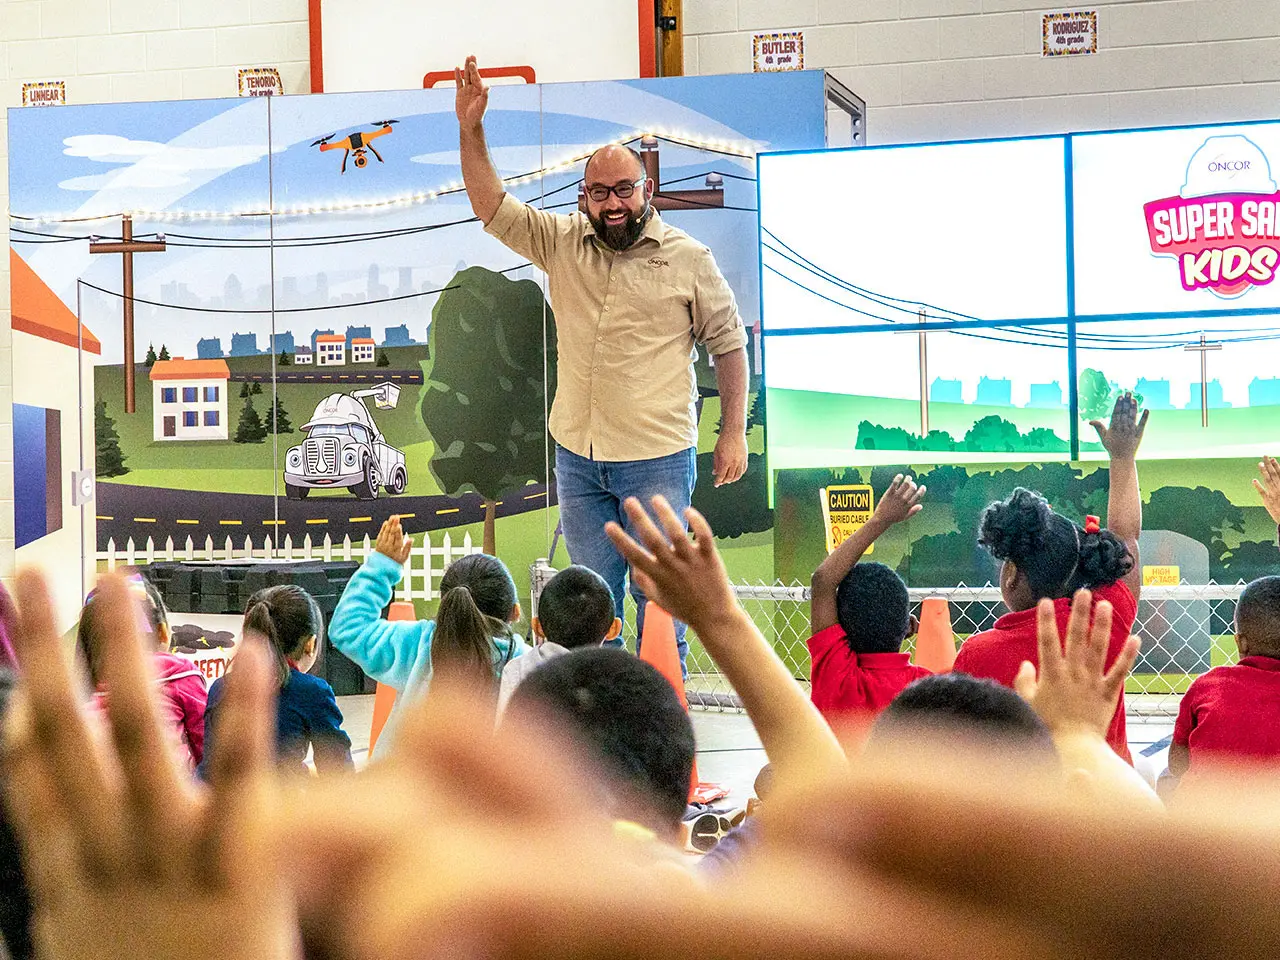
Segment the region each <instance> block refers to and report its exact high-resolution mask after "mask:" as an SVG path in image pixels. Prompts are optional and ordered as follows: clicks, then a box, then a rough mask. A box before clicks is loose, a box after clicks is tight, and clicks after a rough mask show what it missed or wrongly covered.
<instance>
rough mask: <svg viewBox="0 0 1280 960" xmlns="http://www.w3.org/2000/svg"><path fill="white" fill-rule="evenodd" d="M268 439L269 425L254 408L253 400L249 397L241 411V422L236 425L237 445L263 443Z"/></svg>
mask: <svg viewBox="0 0 1280 960" xmlns="http://www.w3.org/2000/svg"><path fill="white" fill-rule="evenodd" d="M266 439H267V425H266V424H265V423H263V422H262V418H261V417H260V416H258V411H257V410H255V409H254V408H253V398H252V397H248V398H246V400H245V402H244V407H243V408H241V410H240V422H239V424H237V425H236V436H235V442H236V443H262V441H263V440H266Z"/></svg>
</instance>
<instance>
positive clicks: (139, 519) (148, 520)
mask: <svg viewBox="0 0 1280 960" xmlns="http://www.w3.org/2000/svg"><path fill="white" fill-rule="evenodd" d="M133 522H134V523H155V522H156V518H155V517H134V518H133Z"/></svg>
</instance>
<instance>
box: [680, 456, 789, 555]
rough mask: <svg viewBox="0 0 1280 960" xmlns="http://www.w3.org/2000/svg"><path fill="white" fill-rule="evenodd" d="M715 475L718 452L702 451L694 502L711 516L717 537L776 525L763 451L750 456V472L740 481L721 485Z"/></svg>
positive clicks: (704, 513)
mask: <svg viewBox="0 0 1280 960" xmlns="http://www.w3.org/2000/svg"><path fill="white" fill-rule="evenodd" d="M714 474H715V454H713V453H700V454H698V484H697V486H695V487H694V488H693V505H694V507H696V508H697V509H698V511H699V512H700V513H701V514H702V515H703V516H704V517H706V518H707V523H709V524H711V529H712V530H714V531H715V534H716V536H717V537H740V536H742V535H743V534H744V533H764V532H765V531H766V530H770V529H772V528H773V510H772V509H770V507H769V481H768V476H767V474H766V471H765V458H764V455H763V454H759V453H751V454H748V455H747V472H746V473H744V474H743V475H742V479H740V480H739V481H738V482H737V483H731V484H729V485H728V486H724V487H717V486H716V485H715V483H714V481H713V477H714ZM704 478H705V482H704Z"/></svg>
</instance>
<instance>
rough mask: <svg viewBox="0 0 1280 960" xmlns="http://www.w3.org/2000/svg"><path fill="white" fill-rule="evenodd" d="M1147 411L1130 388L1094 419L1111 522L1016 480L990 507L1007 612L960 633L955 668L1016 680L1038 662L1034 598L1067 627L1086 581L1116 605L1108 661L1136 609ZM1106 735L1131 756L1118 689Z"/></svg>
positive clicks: (990, 543) (986, 539)
mask: <svg viewBox="0 0 1280 960" xmlns="http://www.w3.org/2000/svg"><path fill="white" fill-rule="evenodd" d="M1148 414H1149V411H1144V412H1143V414H1142V416H1141V418H1139V417H1138V402H1137V400H1135V399H1134V398H1133V395H1132V394H1129V393H1126V394H1124V395H1122V396H1120V397H1118V398H1117V399H1116V403H1115V408H1114V410H1113V411H1112V414H1111V424H1110V426H1109V427H1107V426H1104V425H1103V424H1102V422H1101V421H1099V420H1094V421H1092V425H1093V427H1094V429H1096V430H1097V431H1098V436H1099V438H1100V439H1101V440H1102V445H1103V447H1105V448H1106V451H1107V453H1108V454H1109V455H1110V458H1111V464H1110V491H1109V497H1108V502H1107V529H1103V528H1102V526H1101V525H1100V523H1099V522H1098V518H1097V517H1087V518H1086V519H1085V524H1084V526H1083V527H1080V526H1077V525H1076V524H1075V523H1074V522H1072V521H1071V520H1069V519H1067V518H1066V517H1064V516H1062V515H1061V514H1059V513H1057V512H1055V511H1054V510H1053V509H1052V508H1051V507H1050V506H1049V503H1048V501H1046V500H1045V499H1044V497H1042V496H1041V495H1040V494H1038V493H1036V492H1035V491H1032V490H1025V489H1023V488H1022V487H1019V488H1017V489H1016V490H1014V491H1013V493H1012V495H1010V496H1009V498H1008V499H1007V500H1003V501H1001V502H999V503H993V504H991V505H990V506H989V507H987V509H986V511H985V512H984V513H983V515H982V521H981V524H980V528H979V535H978V542H979V543H980V544H982V546H984V547H986V548H987V550H988V551H990V553H991V555H992V556H993V557H995V558H996V559H997V560H1000V561H1002V563H1001V567H1000V593H1001V595H1002V597H1003V599H1004V603H1005V606H1006V607H1008V608H1009V611H1010V612H1009V613H1007V614H1005V615H1004V616H1002V617H1000V619H998V620H997V621H996V622H995V626H994V627H993V628H992V629H990V630H984V631H982V632H981V633H975V634H973V635H972V636H971V637H969V639H968V640H966V641H965V642H964V645H963V646H962V647H961V648H960V652H959V654H958V655H957V656H956V662H955V669H956V670H958V671H960V672H962V673H968V674H971V675H972V676H975V677H988V678H990V679H992V680H995V681H996V682H997V683H1001V684H1003V685H1005V686H1007V687H1012V686H1013V682H1014V678H1015V677H1016V676H1017V674H1018V670H1019V669H1020V667H1021V666H1022V663H1023V661H1030V662H1031V663H1032V664H1038V663H1039V652H1038V643H1037V636H1036V605H1037V604H1038V603H1039V602H1040V601H1041V600H1051V601H1053V605H1054V610H1055V612H1056V614H1057V617H1058V626H1059V628H1060V629H1065V627H1066V624H1067V617H1068V615H1069V613H1070V610H1071V595H1072V594H1073V593H1074V592H1075V591H1076V590H1078V589H1080V588H1082V587H1083V588H1086V589H1088V590H1091V591H1092V594H1091V596H1092V598H1093V600H1094V601H1098V600H1106V601H1107V602H1108V603H1109V604H1110V605H1111V607H1112V611H1113V615H1112V620H1111V643H1110V646H1109V647H1108V649H1107V664H1108V665H1110V664H1111V663H1112V662H1114V660H1115V659H1116V657H1117V656H1118V655H1119V654H1120V651H1121V650H1122V649H1123V648H1124V646H1125V643H1126V642H1127V641H1128V639H1129V634H1130V632H1131V631H1132V628H1133V622H1134V620H1135V619H1136V618H1137V616H1138V594H1139V591H1140V590H1141V589H1142V568H1141V567H1140V566H1139V564H1138V536H1139V535H1140V534H1141V533H1142V494H1141V493H1140V491H1139V489H1138V467H1137V462H1136V460H1135V456H1136V454H1137V452H1138V445H1139V444H1140V443H1141V442H1142V434H1143V432H1144V431H1145V430H1146V426H1147V417H1148ZM1107 743H1109V744H1110V745H1111V749H1112V750H1114V751H1115V752H1116V753H1117V754H1118V755H1119V756H1120V757H1122V758H1123V759H1124V760H1126V761H1129V762H1130V763H1132V758H1131V757H1130V755H1129V744H1128V735H1127V733H1126V730H1125V713H1124V699H1123V698H1120V700H1119V702H1118V703H1117V704H1116V708H1115V712H1114V716H1113V718H1112V722H1111V727H1110V730H1109V731H1108V734H1107Z"/></svg>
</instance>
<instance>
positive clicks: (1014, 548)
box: [978, 487, 1053, 565]
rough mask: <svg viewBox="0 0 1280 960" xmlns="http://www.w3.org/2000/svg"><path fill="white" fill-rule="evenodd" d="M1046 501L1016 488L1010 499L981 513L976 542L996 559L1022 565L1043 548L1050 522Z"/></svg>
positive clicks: (1049, 510) (1036, 494)
mask: <svg viewBox="0 0 1280 960" xmlns="http://www.w3.org/2000/svg"><path fill="white" fill-rule="evenodd" d="M1052 518H1053V510H1052V508H1050V506H1049V502H1048V501H1047V500H1045V498H1044V497H1042V496H1041V495H1040V494H1038V493H1036V492H1035V491H1034V490H1028V489H1027V488H1026V487H1017V488H1015V489H1014V491H1013V493H1011V494H1010V495H1009V499H1007V500H1002V501H1000V502H999V503H993V504H991V505H990V506H989V507H987V509H986V510H984V511H983V513H982V522H981V524H980V526H979V528H978V542H979V543H980V544H982V545H983V546H984V547H986V548H987V550H989V551H990V552H991V555H992V556H993V557H995V558H996V559H997V560H1011V561H1013V562H1014V563H1016V564H1019V565H1021V563H1022V562H1023V560H1024V559H1025V558H1027V557H1030V556H1032V555H1034V554H1035V553H1037V552H1039V551H1041V550H1043V549H1044V548H1045V540H1046V534H1047V533H1048V530H1049V524H1050V523H1051V522H1052Z"/></svg>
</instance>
